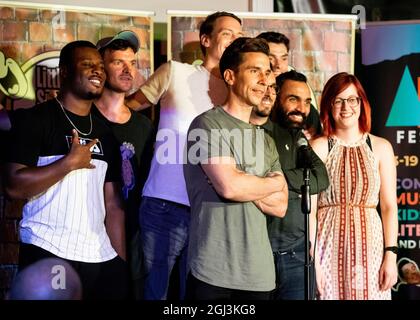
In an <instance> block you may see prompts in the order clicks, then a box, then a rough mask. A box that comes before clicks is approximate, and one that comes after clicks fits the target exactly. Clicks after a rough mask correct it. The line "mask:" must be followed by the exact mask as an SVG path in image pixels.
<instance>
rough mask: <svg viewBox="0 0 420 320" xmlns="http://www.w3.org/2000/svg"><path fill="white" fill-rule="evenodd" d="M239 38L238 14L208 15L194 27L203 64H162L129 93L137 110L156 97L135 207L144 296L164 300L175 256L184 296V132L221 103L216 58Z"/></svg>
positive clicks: (186, 229) (186, 211)
mask: <svg viewBox="0 0 420 320" xmlns="http://www.w3.org/2000/svg"><path fill="white" fill-rule="evenodd" d="M240 36H242V28H241V20H240V19H239V18H238V17H236V16H235V15H233V14H231V13H227V12H216V13H213V14H211V15H209V16H208V17H207V18H206V19H205V20H204V21H203V23H202V24H201V26H200V44H201V48H202V51H203V54H204V63H203V64H202V65H190V64H185V63H180V62H176V61H169V62H168V63H165V64H164V65H162V66H161V67H159V68H158V69H157V70H156V72H155V73H154V74H153V75H152V76H151V77H150V78H149V79H148V80H147V82H146V83H145V84H144V85H142V86H141V87H140V90H139V91H137V92H136V93H135V94H134V100H135V101H130V102H129V104H130V106H132V107H134V108H136V109H141V108H144V107H146V106H150V105H152V104H157V103H158V101H159V100H160V121H159V125H158V133H157V136H156V144H155V152H154V156H153V160H152V163H151V169H150V173H149V177H148V179H147V181H146V184H145V186H144V189H143V200H142V205H141V207H140V226H141V232H142V242H143V251H144V259H145V268H146V274H147V275H146V279H145V291H144V298H145V299H147V300H163V299H166V296H167V291H168V285H169V279H170V274H171V271H172V269H173V266H174V264H175V262H176V260H177V259H179V260H180V282H179V283H180V296H179V297H180V298H181V299H183V297H184V294H185V283H186V254H187V244H188V233H189V223H190V207H189V205H190V204H189V200H188V195H187V191H186V186H185V180H184V174H183V163H184V162H185V161H184V159H183V153H184V146H185V142H186V135H187V130H188V127H189V125H190V123H191V121H192V120H193V119H194V118H195V117H196V116H197V115H199V114H201V113H203V112H204V111H207V110H209V109H210V108H212V107H213V105H220V104H222V103H223V102H224V100H225V98H226V95H227V88H226V85H225V83H224V82H223V80H222V78H221V75H220V71H219V60H220V58H221V56H222V53H223V52H224V50H225V48H226V47H228V46H229V44H230V43H231V42H232V41H233V40H235V39H236V38H237V37H240ZM136 106H137V107H136Z"/></svg>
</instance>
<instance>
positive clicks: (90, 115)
mask: <svg viewBox="0 0 420 320" xmlns="http://www.w3.org/2000/svg"><path fill="white" fill-rule="evenodd" d="M55 100H57V102H58V104H59V105H60V107H61V110H63V113H64V115H65V116H66V118H67V120H68V121H69V122H70V124H71V125H72V126H73V128H74V129H76V131H77V132H78V133H80V134H81V135H82V136H88V135H90V134H91V133H92V129H93V126H92V113H91V112H89V121H90V130H89V132H88V133H84V132H82V131H80V130H79V129H78V128H77V127H76V126H75V125H74V123H73V121H71V120H70V118H69V116H68V115H67V113H66V110H64V107H63V104H62V103H61V101H60V100H58V99H57V98H55Z"/></svg>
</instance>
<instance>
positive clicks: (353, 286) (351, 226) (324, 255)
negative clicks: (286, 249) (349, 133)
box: [316, 134, 391, 300]
mask: <svg viewBox="0 0 420 320" xmlns="http://www.w3.org/2000/svg"><path fill="white" fill-rule="evenodd" d="M367 137H368V135H367V134H365V135H363V137H362V139H361V140H359V141H358V142H356V143H354V144H351V145H349V144H345V143H344V142H343V141H341V140H339V139H338V138H335V137H331V138H329V141H328V143H329V146H330V151H329V154H328V157H327V160H326V164H325V165H326V168H327V171H328V175H329V179H330V186H329V187H328V189H327V190H325V191H324V192H322V193H321V194H320V195H319V202H318V206H319V207H318V233H317V244H316V250H317V251H318V254H319V257H320V265H321V269H322V270H323V272H324V275H325V278H326V285H325V288H324V296H323V297H321V299H325V300H331V299H332V300H367V299H369V300H375V299H377V300H387V299H391V291H390V290H388V291H380V290H379V269H380V267H381V264H382V258H383V230H382V222H381V219H380V216H379V214H378V212H377V211H376V206H377V204H378V201H379V200H378V199H379V188H380V177H379V164H378V161H377V159H376V158H375V155H374V154H373V152H372V150H371V148H370V146H369V145H368V143H367Z"/></svg>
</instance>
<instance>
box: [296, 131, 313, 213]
mask: <svg viewBox="0 0 420 320" xmlns="http://www.w3.org/2000/svg"><path fill="white" fill-rule="evenodd" d="M296 145H297V147H298V165H299V167H300V168H303V184H302V186H301V188H300V192H301V195H302V201H301V210H302V213H304V214H309V213H310V212H311V192H310V191H311V190H310V185H309V176H310V172H311V171H310V168H311V167H312V157H311V150H310V148H309V145H308V140H306V138H305V137H300V138H299V139H298V141H297V142H296Z"/></svg>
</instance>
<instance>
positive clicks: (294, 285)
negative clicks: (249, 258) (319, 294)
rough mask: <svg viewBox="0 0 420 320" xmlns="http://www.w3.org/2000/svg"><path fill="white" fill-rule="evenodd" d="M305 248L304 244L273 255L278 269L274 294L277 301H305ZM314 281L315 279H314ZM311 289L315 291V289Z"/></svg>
mask: <svg viewBox="0 0 420 320" xmlns="http://www.w3.org/2000/svg"><path fill="white" fill-rule="evenodd" d="M304 246H305V245H304V243H302V244H301V245H298V246H296V247H295V248H293V249H291V250H288V251H285V252H281V251H277V252H274V253H273V254H274V263H275V267H276V289H275V291H274V293H273V298H274V299H275V300H304V299H305V247H304ZM312 279H314V278H313V277H312ZM312 283H314V281H312ZM312 287H313V284H312ZM311 289H312V290H313V288H311Z"/></svg>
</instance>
